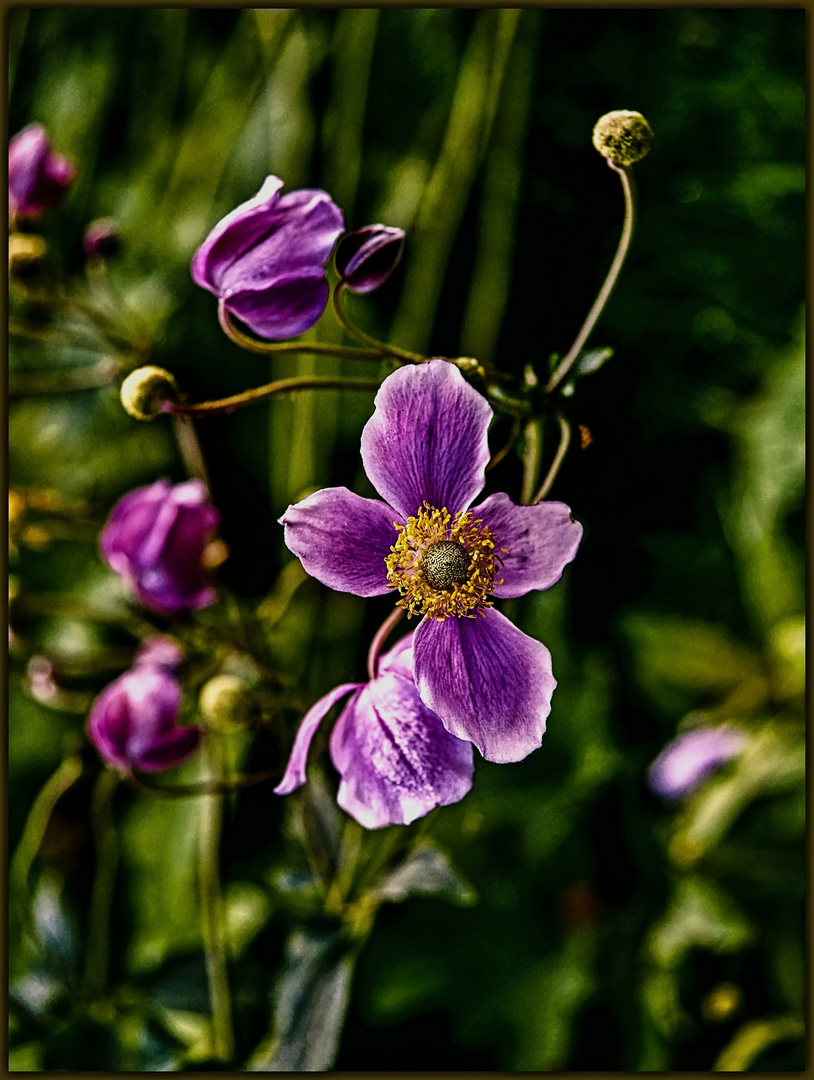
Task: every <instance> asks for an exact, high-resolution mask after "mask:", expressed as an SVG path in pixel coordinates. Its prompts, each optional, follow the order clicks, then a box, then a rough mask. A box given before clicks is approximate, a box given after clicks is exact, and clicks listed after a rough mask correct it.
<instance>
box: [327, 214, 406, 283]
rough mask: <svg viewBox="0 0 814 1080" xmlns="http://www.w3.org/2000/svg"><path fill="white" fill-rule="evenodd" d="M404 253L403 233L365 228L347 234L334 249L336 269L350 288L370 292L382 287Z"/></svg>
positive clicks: (376, 226) (382, 226)
mask: <svg viewBox="0 0 814 1080" xmlns="http://www.w3.org/2000/svg"><path fill="white" fill-rule="evenodd" d="M403 251H404V230H403V229H395V228H392V227H391V226H389V225H366V226H365V227H364V228H363V229H357V230H356V232H352V233H348V234H347V236H343V237H342V239H341V240H340V241H339V246H338V247H337V249H336V257H335V260H334V261H335V263H336V270H337V273H338V274H339V276H340V277H341V278H342V280H343V281H344V283H345V284H346V285H347V286H348V288H349V289H352V290H353V292H357V293H369V292H373V291H374V289H378V288H379V286H381V285H384V283H385V281H387V279H388V278H389V277H390V275H391V274H392V273H393V271H394V270H395V269H396V267H397V266H398V264H399V261H400V259H401V256H402V252H403Z"/></svg>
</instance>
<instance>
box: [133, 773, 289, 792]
mask: <svg viewBox="0 0 814 1080" xmlns="http://www.w3.org/2000/svg"><path fill="white" fill-rule="evenodd" d="M281 775H282V771H281V770H280V769H266V770H265V771H264V772H257V773H248V774H247V775H246V776H233V777H230V779H228V780H204V781H203V782H202V783H199V784H173V785H172V786H169V785H168V786H164V785H162V784H152V783H150V782H149V781H147V780H145V779H144V778H143V777H140V776H136V775H135V773H126V774H125V780H126V781H127V783H128V784H129V785H130V787H132V788H134V789H135V790H136V791H140V792H141V793H142V794H143V795H154V796H157V797H158V798H160V799H191V798H195V797H196V796H198V795H225V794H226V793H227V792H229V791H239V790H240V788H245V787H253V786H254V785H255V784H264V783H266V781H268V780H279V779H280V776H281Z"/></svg>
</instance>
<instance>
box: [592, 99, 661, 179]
mask: <svg viewBox="0 0 814 1080" xmlns="http://www.w3.org/2000/svg"><path fill="white" fill-rule="evenodd" d="M593 142H594V146H595V147H596V149H597V150H598V151H599V153H600V154H601V155H602V156H603V157H606V158H608V160H609V161H612V162H614V163H615V164H616V165H633V164H635V162H637V161H641V159H642V158H643V157H645V156H646V155H647V154H649V153H650V147H651V146H652V145H653V132H652V131H651V129H650V125H649V124H648V122H647V121H646V120H645V118H644V117H643V116H642V114H641V113H638V112H631V111H630V110H628V109H617V110H616V111H615V112H609V113H605V115H604V116H602V117H600V118H599V120H597V122H596V124H595V125H594V137H593Z"/></svg>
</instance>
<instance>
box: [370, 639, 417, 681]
mask: <svg viewBox="0 0 814 1080" xmlns="http://www.w3.org/2000/svg"><path fill="white" fill-rule="evenodd" d="M376 674H377V675H401V677H402V678H403V679H409V680H412V678H413V634H412V632H410V633H409V634H406V635H405V636H404V637H403V638H402V639H401V641H399V642H397V643H396V644H395V645H394V646H393V648H392V649H390V651H389V652H386V653H382V655H381V656H380V657H379V665H378V671H377V673H376Z"/></svg>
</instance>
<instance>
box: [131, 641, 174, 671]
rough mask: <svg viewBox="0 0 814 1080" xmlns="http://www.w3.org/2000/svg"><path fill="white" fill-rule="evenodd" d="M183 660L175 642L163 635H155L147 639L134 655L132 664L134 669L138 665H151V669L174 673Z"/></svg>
mask: <svg viewBox="0 0 814 1080" xmlns="http://www.w3.org/2000/svg"><path fill="white" fill-rule="evenodd" d="M183 659H184V653H183V650H182V649H181V646H180V645H179V644H178V642H177V641H175V640H174V639H173V638H171V637H167V636H166V635H165V634H155V635H154V636H152V637H149V638H147V640H146V641H145V642H144V644H143V645H142V646H141V648H140V649H139V651H138V652H137V653H136V658H135V660H134V662H133V663H134V666H136V667H137V666H139V665H140V664H152V666H153V667H160V668H166V669H167V670H168V671H174V670H175V668H177V667H180V666H181V663H182V662H183Z"/></svg>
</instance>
